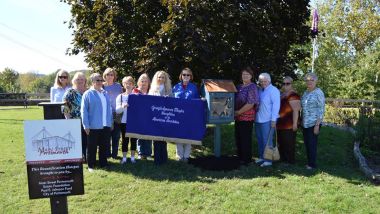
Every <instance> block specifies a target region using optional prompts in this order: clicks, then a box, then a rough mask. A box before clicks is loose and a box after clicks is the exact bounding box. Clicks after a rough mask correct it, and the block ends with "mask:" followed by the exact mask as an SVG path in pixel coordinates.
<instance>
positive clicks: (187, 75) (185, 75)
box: [182, 74, 191, 77]
mask: <svg viewBox="0 0 380 214" xmlns="http://www.w3.org/2000/svg"><path fill="white" fill-rule="evenodd" d="M182 76H183V77H190V76H191V75H190V74H182Z"/></svg>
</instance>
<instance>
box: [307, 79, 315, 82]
mask: <svg viewBox="0 0 380 214" xmlns="http://www.w3.org/2000/svg"><path fill="white" fill-rule="evenodd" d="M306 82H314V80H313V79H306Z"/></svg>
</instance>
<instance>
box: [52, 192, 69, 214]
mask: <svg viewBox="0 0 380 214" xmlns="http://www.w3.org/2000/svg"><path fill="white" fill-rule="evenodd" d="M50 210H51V213H53V214H67V213H69V210H68V207H67V197H66V196H60V197H50Z"/></svg>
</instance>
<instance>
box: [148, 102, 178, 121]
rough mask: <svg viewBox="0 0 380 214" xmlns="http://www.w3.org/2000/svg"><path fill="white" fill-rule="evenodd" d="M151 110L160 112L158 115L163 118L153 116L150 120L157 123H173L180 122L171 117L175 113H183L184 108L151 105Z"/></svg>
mask: <svg viewBox="0 0 380 214" xmlns="http://www.w3.org/2000/svg"><path fill="white" fill-rule="evenodd" d="M151 109H152V111H153V112H154V111H157V112H160V113H161V114H160V116H164V118H157V117H153V118H152V121H154V122H159V123H173V124H180V122H179V121H178V120H175V119H172V118H171V117H175V116H176V114H184V113H185V110H183V109H179V108H167V107H166V106H154V105H153V106H151Z"/></svg>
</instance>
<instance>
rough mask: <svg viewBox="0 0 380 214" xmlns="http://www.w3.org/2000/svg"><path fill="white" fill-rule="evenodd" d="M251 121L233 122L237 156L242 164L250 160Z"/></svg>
mask: <svg viewBox="0 0 380 214" xmlns="http://www.w3.org/2000/svg"><path fill="white" fill-rule="evenodd" d="M252 128H253V121H235V143H236V149H237V155H238V157H239V158H240V160H241V161H243V162H244V163H249V162H251V160H252Z"/></svg>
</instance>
